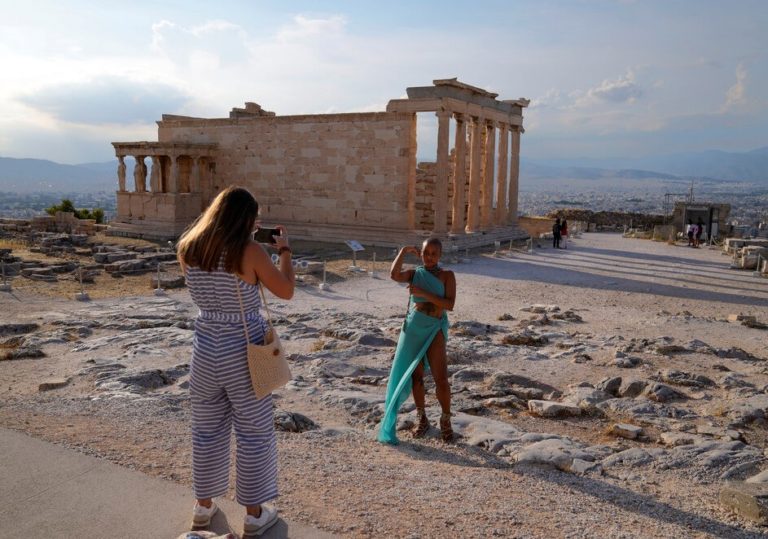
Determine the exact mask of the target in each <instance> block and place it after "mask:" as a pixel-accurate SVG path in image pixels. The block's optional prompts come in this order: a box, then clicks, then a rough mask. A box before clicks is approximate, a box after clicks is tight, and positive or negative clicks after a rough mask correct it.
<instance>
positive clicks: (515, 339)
mask: <svg viewBox="0 0 768 539" xmlns="http://www.w3.org/2000/svg"><path fill="white" fill-rule="evenodd" d="M501 342H502V343H503V344H506V345H510V346H544V345H546V344H547V343H548V342H549V339H547V338H546V337H544V336H542V335H538V334H536V333H534V332H532V331H528V330H526V331H521V332H520V333H512V334H510V335H504V337H503V338H502V339H501Z"/></svg>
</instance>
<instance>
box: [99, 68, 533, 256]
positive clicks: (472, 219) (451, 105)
mask: <svg viewBox="0 0 768 539" xmlns="http://www.w3.org/2000/svg"><path fill="white" fill-rule="evenodd" d="M407 96H408V97H407V99H393V100H391V101H389V103H388V105H387V110H386V111H385V112H364V113H346V114H311V115H300V116H277V115H275V114H274V113H273V112H268V111H265V110H263V109H262V108H261V107H260V106H259V105H257V104H255V103H246V106H245V108H235V109H232V111H231V112H230V115H229V118H213V119H204V118H193V117H188V116H176V115H166V114H164V115H163V118H162V120H160V121H159V122H157V123H158V140H157V142H114V143H112V144H113V146H114V148H115V152H116V155H117V158H118V171H117V175H118V190H117V217H116V219H115V220H114V221H113V222H112V223H111V225H112V226H111V228H110V231H111V233H113V234H116V235H127V236H138V237H145V238H150V239H172V238H175V237H178V236H179V235H180V234H181V233H182V232H183V230H184V229H185V228H186V226H187V225H189V223H191V222H192V221H193V220H194V219H195V218H196V217H197V216H198V215H199V214H200V212H201V211H202V210H203V209H204V208H205V207H206V206H207V205H208V204H209V203H210V201H211V200H212V199H213V197H215V196H216V194H217V193H218V192H219V191H221V189H223V188H225V187H227V186H229V185H242V186H244V187H247V188H248V189H249V190H251V192H252V193H253V194H254V195H255V196H256V199H257V200H258V201H259V205H260V213H261V220H262V222H264V223H267V224H283V225H285V226H286V227H287V229H288V230H289V232H290V234H291V236H292V237H294V238H304V239H318V240H323V241H330V242H338V241H343V240H346V239H355V240H359V241H362V242H367V243H375V244H377V245H398V244H405V243H410V242H417V241H419V240H420V239H422V238H424V237H425V236H428V235H437V236H439V237H441V238H442V239H443V240H444V241H445V242H447V244H448V245H454V246H457V247H460V248H463V247H471V246H477V245H483V244H490V243H493V242H494V241H504V240H510V239H517V238H522V237H525V236H526V233H525V232H524V231H523V230H522V229H521V228H519V227H518V226H517V198H518V173H519V163H520V135H521V134H522V133H523V115H522V110H523V108H524V107H526V106H527V105H528V100H526V99H512V100H498V99H497V97H498V94H495V93H492V92H488V91H485V90H482V89H480V88H476V87H474V86H470V85H468V84H464V83H461V82H459V81H457V80H456V79H447V80H435V81H433V85H432V86H426V87H413V88H408V89H407ZM430 112H433V113H435V114H436V116H437V151H436V159H435V162H433V163H418V162H417V140H416V131H417V130H416V122H417V113H430ZM128 156H130V157H133V158H134V160H135V165H134V166H133V167H132V168H133V170H132V171H128V170H126V169H127V168H128V167H127V165H126V159H125V158H126V157H128ZM129 172H131V174H130V176H132V178H130V179H129V178H128V177H127V176H128V175H129Z"/></svg>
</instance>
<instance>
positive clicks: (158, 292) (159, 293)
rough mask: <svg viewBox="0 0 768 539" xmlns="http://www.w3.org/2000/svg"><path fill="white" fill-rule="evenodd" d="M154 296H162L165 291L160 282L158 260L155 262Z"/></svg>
mask: <svg viewBox="0 0 768 539" xmlns="http://www.w3.org/2000/svg"><path fill="white" fill-rule="evenodd" d="M155 295H156V296H164V295H165V290H163V286H162V283H161V282H160V260H158V261H157V288H155Z"/></svg>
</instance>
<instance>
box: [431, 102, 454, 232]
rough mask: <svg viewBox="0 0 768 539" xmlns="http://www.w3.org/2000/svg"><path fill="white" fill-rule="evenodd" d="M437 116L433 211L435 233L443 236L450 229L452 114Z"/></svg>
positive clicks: (443, 113)
mask: <svg viewBox="0 0 768 539" xmlns="http://www.w3.org/2000/svg"><path fill="white" fill-rule="evenodd" d="M435 115H436V116H437V166H436V167H435V168H436V171H435V172H436V178H435V191H434V198H433V206H432V210H433V212H434V224H433V229H432V230H433V231H434V232H435V233H436V234H442V233H444V232H445V231H446V230H447V229H448V173H449V163H448V138H449V126H450V120H451V113H450V112H448V111H447V110H439V111H437V112H436V113H435Z"/></svg>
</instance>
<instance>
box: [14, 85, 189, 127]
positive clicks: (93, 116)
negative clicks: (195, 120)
mask: <svg viewBox="0 0 768 539" xmlns="http://www.w3.org/2000/svg"><path fill="white" fill-rule="evenodd" d="M16 99H17V101H19V102H21V103H23V104H24V105H27V106H28V107H31V108H33V109H35V110H37V111H39V112H43V113H45V114H48V115H50V116H51V117H52V118H53V119H55V120H60V121H63V122H68V123H75V124H91V125H104V124H112V125H114V124H151V123H152V122H154V121H155V120H157V119H158V118H160V116H161V115H162V114H163V113H164V112H172V111H178V110H180V109H181V108H182V107H183V106H184V104H185V103H186V102H187V101H189V97H188V96H187V95H185V94H184V92H182V91H180V90H179V89H178V88H175V87H173V86H169V85H167V84H161V83H153V82H145V81H135V80H130V79H125V78H118V77H104V78H101V79H97V80H86V81H82V82H78V83H68V84H67V83H65V84H55V85H52V86H46V87H44V88H42V89H39V90H36V91H33V92H27V93H24V94H22V95H20V96H18V97H17V98H16Z"/></svg>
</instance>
